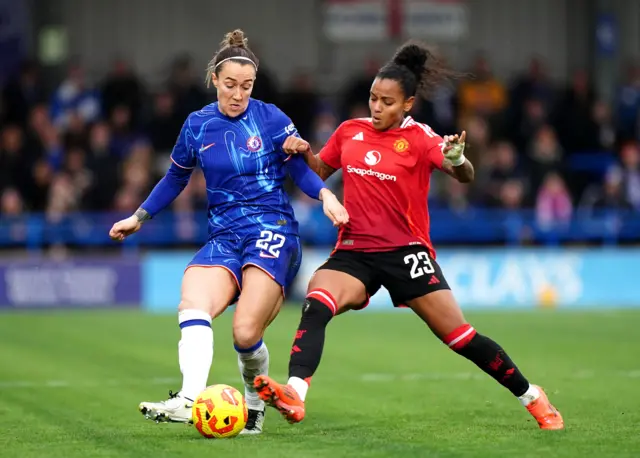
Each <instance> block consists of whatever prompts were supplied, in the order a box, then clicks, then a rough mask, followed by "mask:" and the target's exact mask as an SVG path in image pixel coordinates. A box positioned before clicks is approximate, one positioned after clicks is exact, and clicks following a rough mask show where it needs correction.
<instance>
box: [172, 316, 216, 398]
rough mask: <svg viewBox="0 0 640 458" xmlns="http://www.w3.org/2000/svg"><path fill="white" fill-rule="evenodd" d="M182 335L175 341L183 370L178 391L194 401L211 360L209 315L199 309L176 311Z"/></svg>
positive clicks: (203, 384) (200, 390) (206, 374)
mask: <svg viewBox="0 0 640 458" xmlns="http://www.w3.org/2000/svg"><path fill="white" fill-rule="evenodd" d="M178 323H179V324H180V330H181V332H182V338H181V339H180V342H179V343H178V360H179V361H180V371H181V372H182V390H180V394H181V395H182V396H184V397H186V398H189V399H191V400H195V399H196V398H197V397H198V395H199V394H200V393H202V391H203V390H204V389H205V388H206V387H207V379H208V378H209V370H211V363H212V361H213V329H211V315H209V314H208V313H206V312H203V311H201V310H183V311H181V312H180V313H179V314H178Z"/></svg>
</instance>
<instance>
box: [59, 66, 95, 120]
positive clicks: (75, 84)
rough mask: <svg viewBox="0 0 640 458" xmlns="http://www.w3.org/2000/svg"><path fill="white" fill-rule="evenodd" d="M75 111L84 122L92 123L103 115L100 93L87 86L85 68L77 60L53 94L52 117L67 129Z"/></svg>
mask: <svg viewBox="0 0 640 458" xmlns="http://www.w3.org/2000/svg"><path fill="white" fill-rule="evenodd" d="M73 113H77V115H78V116H79V117H80V119H81V120H82V121H83V122H84V123H92V122H94V121H96V120H97V119H98V118H99V117H100V115H101V107H100V95H99V93H98V91H96V90H94V89H91V88H89V87H87V85H86V81H85V74H84V69H83V68H82V66H80V64H78V63H75V62H74V63H72V64H71V65H70V66H69V69H68V72H67V77H66V78H65V80H64V81H63V82H62V84H61V85H60V86H59V87H58V89H57V90H56V91H55V93H54V95H53V98H52V100H51V118H52V119H53V123H54V124H55V125H56V127H58V128H59V129H61V130H62V131H66V130H67V129H68V127H69V123H70V120H71V116H72V114H73Z"/></svg>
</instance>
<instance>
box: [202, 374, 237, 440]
mask: <svg viewBox="0 0 640 458" xmlns="http://www.w3.org/2000/svg"><path fill="white" fill-rule="evenodd" d="M192 414H193V424H194V425H195V427H196V429H197V430H198V431H199V432H200V434H202V435H203V436H204V437H208V438H210V439H221V438H229V437H235V436H237V435H238V434H240V432H241V431H242V430H243V429H244V427H245V425H246V424H247V417H248V415H249V413H248V411H247V403H246V402H245V400H244V396H242V394H241V393H240V392H239V391H238V390H236V389H235V388H233V387H232V386H229V385H211V386H210V387H207V388H206V389H205V390H204V391H203V392H202V393H200V395H199V396H198V397H197V398H196V400H195V402H194V403H193V410H192Z"/></svg>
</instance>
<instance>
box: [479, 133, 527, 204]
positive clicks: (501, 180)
mask: <svg viewBox="0 0 640 458" xmlns="http://www.w3.org/2000/svg"><path fill="white" fill-rule="evenodd" d="M490 156H491V159H492V160H491V162H490V163H488V164H487V166H486V167H484V168H483V170H481V171H480V172H481V174H482V175H483V177H482V178H481V180H482V181H480V185H479V189H478V191H479V192H478V194H480V196H479V197H480V198H479V201H480V202H483V203H485V204H487V205H490V206H492V207H495V206H500V205H501V204H502V188H503V187H504V186H505V185H506V184H507V183H508V182H509V181H511V180H513V179H517V180H520V181H522V183H523V186H524V183H525V182H524V179H523V176H522V173H521V172H520V170H519V167H518V157H517V155H516V152H515V149H514V147H513V145H512V144H511V143H509V142H507V141H500V142H498V143H496V144H495V145H494V146H493V148H492V149H491V153H490ZM485 163H486V162H485ZM524 191H525V189H523V192H524Z"/></svg>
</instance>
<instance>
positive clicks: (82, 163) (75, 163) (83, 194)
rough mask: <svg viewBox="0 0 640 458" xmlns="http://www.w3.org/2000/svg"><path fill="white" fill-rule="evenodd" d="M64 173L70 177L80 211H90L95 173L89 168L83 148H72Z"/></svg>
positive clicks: (67, 156) (66, 159)
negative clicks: (90, 193) (90, 194)
mask: <svg viewBox="0 0 640 458" xmlns="http://www.w3.org/2000/svg"><path fill="white" fill-rule="evenodd" d="M64 173H65V174H66V175H67V176H68V177H69V180H70V183H71V186H72V187H73V191H74V193H75V195H76V206H77V209H78V210H90V209H91V206H90V196H89V192H90V190H91V189H92V187H93V180H94V177H93V173H92V172H91V170H90V169H89V168H88V167H87V155H86V153H85V151H84V150H83V149H81V148H78V147H76V148H71V149H69V151H67V155H66V157H65V166H64Z"/></svg>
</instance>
